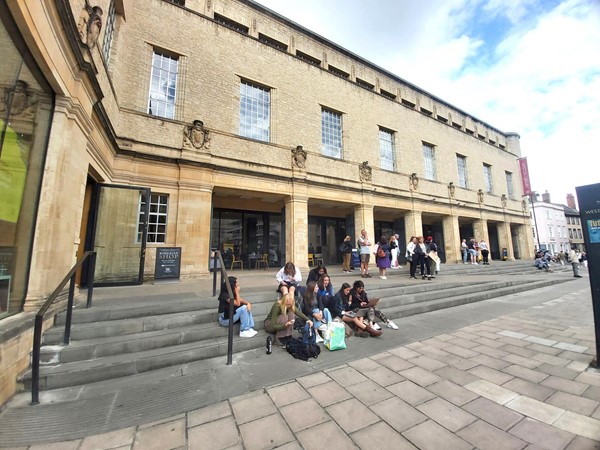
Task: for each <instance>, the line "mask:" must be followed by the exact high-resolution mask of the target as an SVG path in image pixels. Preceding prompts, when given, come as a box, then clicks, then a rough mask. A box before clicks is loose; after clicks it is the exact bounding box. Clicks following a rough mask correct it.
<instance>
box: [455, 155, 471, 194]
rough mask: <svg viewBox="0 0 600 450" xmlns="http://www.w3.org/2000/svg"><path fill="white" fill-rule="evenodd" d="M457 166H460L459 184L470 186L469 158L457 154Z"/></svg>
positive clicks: (464, 186)
mask: <svg viewBox="0 0 600 450" xmlns="http://www.w3.org/2000/svg"><path fill="white" fill-rule="evenodd" d="M456 167H457V168H458V185H459V186H460V187H462V188H468V187H469V186H468V182H467V158H466V157H465V156H462V155H456Z"/></svg>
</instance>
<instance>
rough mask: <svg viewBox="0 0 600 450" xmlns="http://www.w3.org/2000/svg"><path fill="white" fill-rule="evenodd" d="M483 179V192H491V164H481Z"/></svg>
mask: <svg viewBox="0 0 600 450" xmlns="http://www.w3.org/2000/svg"><path fill="white" fill-rule="evenodd" d="M483 179H484V182H485V192H487V193H488V194H491V193H492V187H493V186H492V166H489V165H487V164H484V165H483Z"/></svg>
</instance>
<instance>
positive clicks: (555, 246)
mask: <svg viewBox="0 0 600 450" xmlns="http://www.w3.org/2000/svg"><path fill="white" fill-rule="evenodd" d="M566 208H568V207H567V206H565V205H561V204H557V203H551V201H550V194H549V193H548V191H546V192H545V193H543V194H542V201H539V200H536V201H535V202H534V203H533V206H532V208H531V218H532V220H533V223H532V227H531V229H532V234H533V241H534V243H535V248H536V249H538V250H549V251H550V252H551V253H552V254H556V253H559V252H561V251H563V252H568V251H569V250H570V248H571V238H570V237H569V231H568V230H569V229H568V227H567V218H566V217H567V215H566V214H567V213H566ZM534 211H535V213H534ZM580 228H581V227H580ZM536 233H539V235H537V234H536Z"/></svg>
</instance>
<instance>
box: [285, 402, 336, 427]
mask: <svg viewBox="0 0 600 450" xmlns="http://www.w3.org/2000/svg"><path fill="white" fill-rule="evenodd" d="M280 412H281V415H282V416H283V418H284V419H285V421H286V423H287V424H288V426H289V427H290V429H291V430H292V431H293V432H294V433H296V432H298V431H302V430H305V429H307V428H312V427H314V426H316V425H319V424H321V423H323V422H327V421H328V420H331V417H330V416H329V414H327V412H326V411H325V409H323V408H322V407H321V406H320V405H319V404H318V403H317V402H316V401H315V400H314V399H312V398H308V399H306V400H302V401H300V402H298V403H293V404H289V405H287V406H283V407H282V408H281V409H280Z"/></svg>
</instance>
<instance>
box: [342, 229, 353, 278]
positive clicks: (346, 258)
mask: <svg viewBox="0 0 600 450" xmlns="http://www.w3.org/2000/svg"><path fill="white" fill-rule="evenodd" d="M340 250H341V252H342V258H343V264H342V272H344V273H348V272H350V259H351V258H352V242H351V238H350V236H346V239H344V242H342V245H341V247H340Z"/></svg>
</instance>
